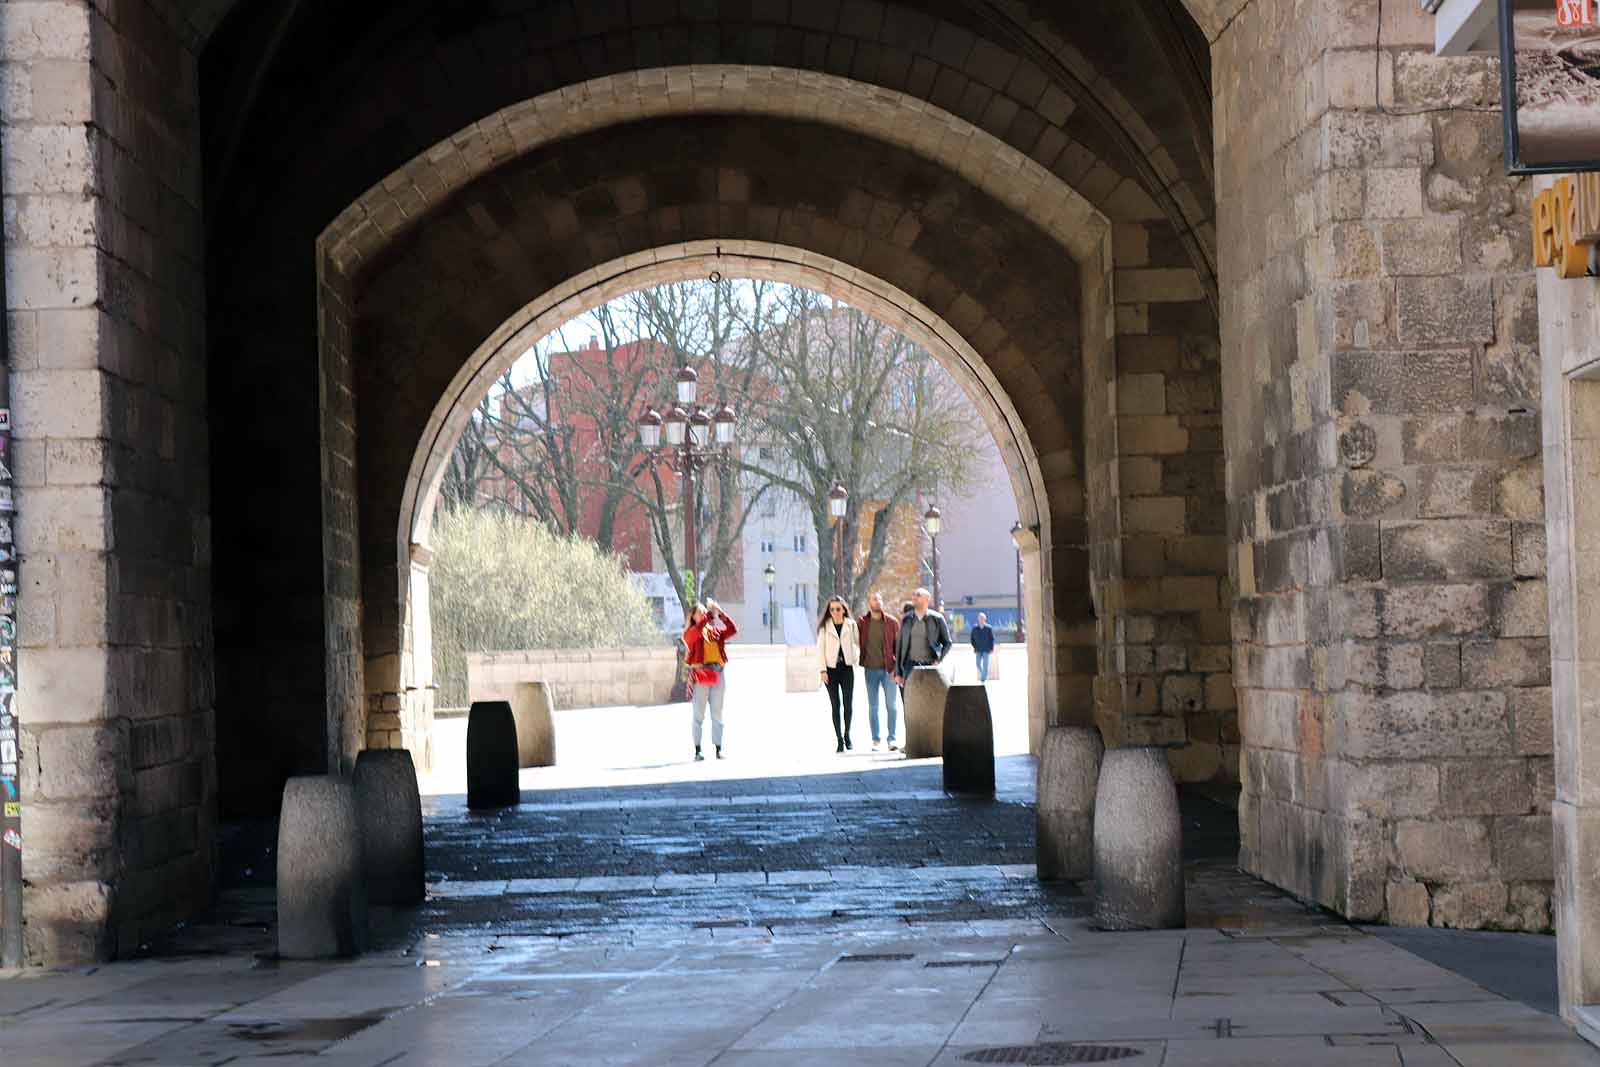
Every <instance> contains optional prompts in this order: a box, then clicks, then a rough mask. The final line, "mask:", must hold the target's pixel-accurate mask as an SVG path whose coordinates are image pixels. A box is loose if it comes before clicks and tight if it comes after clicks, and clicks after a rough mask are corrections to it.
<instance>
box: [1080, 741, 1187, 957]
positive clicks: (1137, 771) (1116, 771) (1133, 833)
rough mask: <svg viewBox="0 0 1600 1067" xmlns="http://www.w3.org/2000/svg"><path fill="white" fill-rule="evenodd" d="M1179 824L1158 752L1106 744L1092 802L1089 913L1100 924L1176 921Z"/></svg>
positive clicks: (1180, 904) (1125, 926)
mask: <svg viewBox="0 0 1600 1067" xmlns="http://www.w3.org/2000/svg"><path fill="white" fill-rule="evenodd" d="M1182 836H1183V827H1182V822H1181V820H1180V819H1179V815H1178V794H1177V790H1176V789H1175V788H1174V786H1173V782H1172V772H1171V770H1169V769H1168V767H1167V760H1166V754H1165V753H1164V752H1163V751H1162V750H1161V749H1159V748H1114V749H1110V750H1109V751H1107V752H1106V754H1105V758H1104V759H1103V760H1102V761H1101V764H1100V783H1099V787H1098V789H1097V790H1096V792H1095V806H1094V878H1095V908H1094V921H1095V924H1096V925H1097V926H1099V927H1102V928H1104V929H1108V930H1152V929H1162V928H1165V927H1173V926H1182V925H1183V922H1184V897H1183V859H1182V845H1183V842H1182Z"/></svg>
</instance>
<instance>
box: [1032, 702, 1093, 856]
mask: <svg viewBox="0 0 1600 1067" xmlns="http://www.w3.org/2000/svg"><path fill="white" fill-rule="evenodd" d="M1104 752H1105V743H1104V741H1102V740H1101V737H1100V731H1099V730H1098V729H1097V728H1095V727H1093V726H1055V727H1052V728H1051V729H1050V730H1049V731H1047V732H1046V733H1045V737H1044V745H1043V747H1042V748H1041V750H1040V752H1039V782H1038V793H1037V796H1038V800H1037V805H1038V807H1037V825H1036V827H1035V830H1034V837H1035V848H1036V849H1037V851H1038V862H1039V880H1040V881H1044V882H1056V881H1079V880H1083V879H1088V878H1093V877H1094V798H1095V791H1096V790H1097V789H1098V788H1099V783H1100V758H1101V756H1102V755H1103V754H1104Z"/></svg>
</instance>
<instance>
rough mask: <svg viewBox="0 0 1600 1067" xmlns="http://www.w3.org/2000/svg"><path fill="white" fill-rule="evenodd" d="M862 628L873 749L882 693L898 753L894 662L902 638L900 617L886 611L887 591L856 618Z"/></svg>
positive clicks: (871, 599)
mask: <svg viewBox="0 0 1600 1067" xmlns="http://www.w3.org/2000/svg"><path fill="white" fill-rule="evenodd" d="M856 625H857V626H858V627H859V628H860V630H861V666H862V669H863V670H864V671H865V673H866V676H867V721H868V722H870V723H871V724H872V751H874V752H876V751H878V739H879V734H878V692H879V691H880V690H882V692H883V699H884V700H885V701H886V702H887V703H888V709H889V751H890V752H896V751H898V750H899V748H900V745H899V744H898V743H897V742H896V741H895V726H896V717H895V706H894V694H895V685H894V663H895V653H894V650H895V642H896V641H898V640H899V638H900V620H898V619H896V618H895V617H894V616H893V615H890V614H887V613H886V612H885V611H884V610H883V594H882V593H873V594H872V595H871V596H870V597H868V598H867V613H866V614H865V615H863V616H861V618H860V619H858V620H856Z"/></svg>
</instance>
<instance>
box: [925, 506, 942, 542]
mask: <svg viewBox="0 0 1600 1067" xmlns="http://www.w3.org/2000/svg"><path fill="white" fill-rule="evenodd" d="M922 525H923V528H924V529H926V530H927V531H928V534H929V535H930V536H932V537H938V536H939V531H940V530H942V529H944V517H943V515H942V514H941V513H940V511H939V508H938V506H937V505H935V504H930V505H928V510H927V513H926V514H924V515H923V516H922Z"/></svg>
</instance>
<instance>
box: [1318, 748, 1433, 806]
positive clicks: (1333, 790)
mask: <svg viewBox="0 0 1600 1067" xmlns="http://www.w3.org/2000/svg"><path fill="white" fill-rule="evenodd" d="M1327 768H1328V804H1329V807H1330V808H1331V809H1332V810H1334V811H1338V812H1344V813H1346V814H1347V815H1350V816H1362V817H1369V818H1376V819H1395V818H1407V817H1416V816H1423V815H1433V814H1435V813H1436V812H1437V811H1438V810H1439V768H1438V766H1437V765H1435V764H1433V763H1420V762H1416V763H1412V762H1407V763H1391V762H1382V763H1350V762H1347V761H1344V760H1329V761H1328V763H1327Z"/></svg>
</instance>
